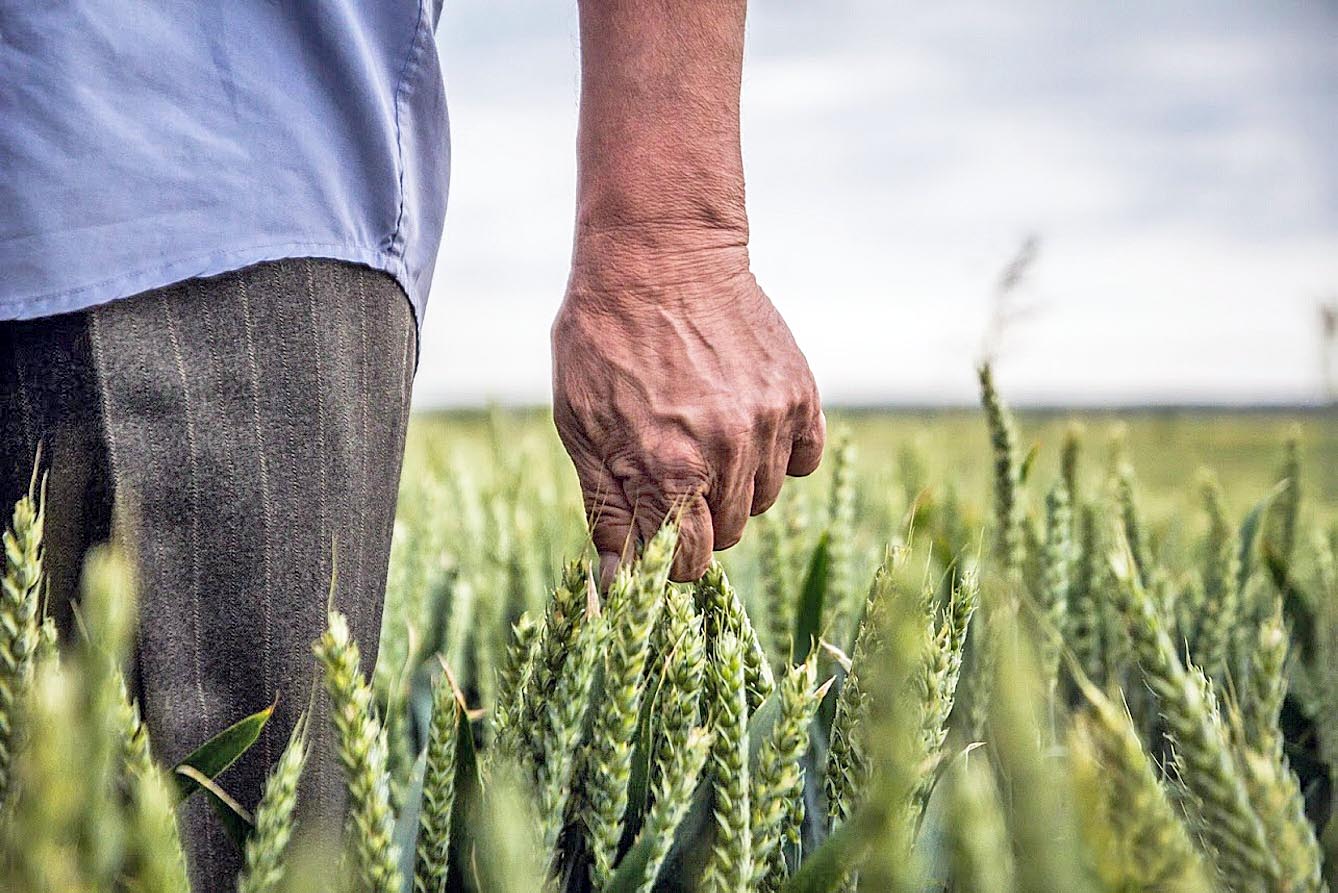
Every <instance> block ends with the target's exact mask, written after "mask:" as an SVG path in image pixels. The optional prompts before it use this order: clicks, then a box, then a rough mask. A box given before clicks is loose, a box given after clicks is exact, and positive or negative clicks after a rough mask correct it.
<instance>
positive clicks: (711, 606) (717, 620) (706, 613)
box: [696, 561, 776, 712]
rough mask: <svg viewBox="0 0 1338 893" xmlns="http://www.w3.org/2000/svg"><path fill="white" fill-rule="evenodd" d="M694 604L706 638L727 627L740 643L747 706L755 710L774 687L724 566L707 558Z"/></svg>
mask: <svg viewBox="0 0 1338 893" xmlns="http://www.w3.org/2000/svg"><path fill="white" fill-rule="evenodd" d="M696 596H697V605H698V608H699V610H700V611H701V614H702V617H703V618H704V621H703V632H704V634H705V635H706V638H707V640H708V641H709V640H714V639H716V638H717V637H719V636H720V635H721V634H722V633H724V632H726V631H729V632H732V633H734V635H736V636H738V637H739V640H740V641H741V642H742V644H743V649H744V650H743V666H744V674H745V679H746V682H747V687H748V710H749V712H752V711H753V710H756V709H757V707H758V705H759V704H761V703H762V702H763V701H765V700H766V699H767V697H768V696H770V695H771V693H772V692H773V691H775V689H776V681H775V678H774V677H773V676H772V673H771V662H770V661H769V660H768V659H767V655H766V651H765V650H764V649H763V648H762V642H761V640H760V639H759V638H758V636H757V631H756V630H755V629H753V624H752V621H750V620H749V619H748V612H747V611H746V610H744V607H743V602H742V601H741V600H740V599H739V594H738V593H737V592H735V590H734V587H733V586H731V585H730V582H729V578H728V577H727V576H725V569H724V568H723V567H721V566H720V563H719V562H715V561H713V562H711V566H710V567H709V568H707V570H706V575H705V576H703V577H702V579H701V582H700V583H698V584H697V587H696Z"/></svg>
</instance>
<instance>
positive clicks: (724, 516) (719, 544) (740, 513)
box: [707, 474, 753, 552]
mask: <svg viewBox="0 0 1338 893" xmlns="http://www.w3.org/2000/svg"><path fill="white" fill-rule="evenodd" d="M711 501H712V500H707V502H708V503H710V502H711ZM714 502H715V504H714V505H712V506H711V548H712V549H714V550H715V551H717V552H719V551H721V550H723V549H728V548H730V547H731V546H735V545H737V544H738V542H739V540H741V539H743V528H744V527H746V526H747V525H748V514H749V511H750V510H751V509H752V507H753V479H752V478H750V477H748V476H746V475H743V474H740V475H737V476H736V479H735V480H734V481H733V482H731V483H730V484H726V485H725V486H724V488H723V495H722V497H721V498H720V499H718V500H715V501H714Z"/></svg>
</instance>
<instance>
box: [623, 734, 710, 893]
mask: <svg viewBox="0 0 1338 893" xmlns="http://www.w3.org/2000/svg"><path fill="white" fill-rule="evenodd" d="M710 750H711V736H710V734H708V733H707V732H706V730H705V729H701V728H697V729H693V730H692V731H691V732H690V733H689V734H688V736H687V738H686V739H684V741H683V742H682V745H681V746H679V747H676V748H674V750H673V751H672V752H671V753H670V754H669V762H668V763H667V764H666V765H664V766H663V767H662V771H661V772H659V773H658V776H657V777H658V780H657V782H656V785H655V803H654V805H652V806H651V808H650V812H649V813H648V815H647V817H646V824H645V827H644V828H643V829H642V831H641V834H642V836H643V837H644V838H645V839H646V840H648V841H649V842H650V853H649V854H648V855H647V857H646V868H645V873H644V874H643V875H642V877H641V882H640V884H638V885H637V888H636V890H637V893H651V890H652V889H653V888H654V885H655V880H656V878H658V877H659V875H660V869H661V868H662V867H663V866H664V860H665V858H666V857H668V855H669V849H670V847H672V846H673V842H674V835H675V833H676V832H677V831H678V826H679V825H680V824H682V822H683V818H684V816H686V815H687V813H688V809H689V808H690V807H691V806H692V795H693V793H694V792H695V791H696V789H697V781H698V779H700V778H701V774H702V767H703V766H704V765H705V764H706V757H707V755H708V754H709V753H710Z"/></svg>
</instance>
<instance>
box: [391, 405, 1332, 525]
mask: <svg viewBox="0 0 1338 893" xmlns="http://www.w3.org/2000/svg"><path fill="white" fill-rule="evenodd" d="M495 417H496V418H497V419H499V420H500V421H501V423H502V428H503V430H504V431H505V432H506V433H505V435H504V437H505V438H506V439H508V440H509V441H510V442H511V443H512V444H514V445H516V446H519V445H525V447H526V448H527V449H534V450H536V451H537V452H539V453H544V452H548V451H550V450H551V451H557V452H560V450H561V446H560V444H559V443H558V440H557V435H556V434H555V433H554V432H553V428H552V423H551V421H550V420H549V418H548V414H547V412H546V411H544V410H537V409H536V410H502V411H499V412H498V413H497V414H496V416H495ZM1017 417H1018V422H1019V426H1020V428H1021V435H1022V442H1023V447H1024V448H1026V449H1029V448H1031V447H1033V446H1034V447H1036V449H1037V452H1036V460H1035V461H1036V466H1035V470H1036V472H1037V474H1038V475H1039V477H1038V478H1034V479H1040V480H1050V479H1051V478H1052V477H1053V475H1054V472H1055V469H1056V466H1057V463H1058V461H1059V459H1058V456H1059V447H1060V444H1061V442H1062V440H1063V437H1064V433H1065V431H1066V430H1067V428H1068V426H1069V425H1070V424H1071V423H1074V422H1076V423H1078V424H1079V425H1081V426H1082V430H1083V442H1084V455H1083V466H1082V468H1083V473H1082V478H1083V479H1084V480H1085V481H1087V482H1088V483H1090V484H1093V485H1095V484H1097V483H1099V482H1100V480H1102V479H1103V478H1104V477H1105V473H1106V471H1107V468H1108V464H1109V456H1110V443H1111V440H1112V437H1113V435H1114V434H1115V432H1117V431H1120V430H1123V432H1124V440H1125V444H1126V448H1127V452H1128V456H1129V458H1130V460H1131V461H1132V462H1133V465H1134V468H1135V470H1136V472H1137V475H1138V480H1139V482H1140V485H1141V487H1142V488H1143V489H1145V490H1146V493H1147V497H1148V499H1149V500H1150V502H1151V505H1152V508H1153V510H1154V512H1155V511H1158V510H1159V507H1160V510H1165V511H1170V510H1171V509H1174V508H1177V507H1179V506H1178V505H1177V504H1178V503H1179V502H1180V501H1181V500H1184V499H1188V500H1191V501H1194V500H1195V487H1194V480H1195V475H1196V473H1197V472H1198V470H1199V469H1200V468H1209V469H1211V470H1212V471H1214V472H1215V473H1216V474H1217V476H1218V478H1219V479H1220V480H1221V482H1222V485H1223V488H1224V489H1225V490H1226V492H1227V493H1228V494H1229V496H1230V498H1231V499H1233V500H1234V502H1233V504H1232V505H1231V508H1232V509H1233V510H1238V511H1244V510H1245V509H1246V508H1248V505H1246V504H1244V503H1245V501H1246V500H1251V501H1252V500H1253V499H1256V498H1258V496H1259V495H1261V494H1262V493H1263V492H1265V491H1266V490H1267V489H1268V488H1269V487H1270V486H1271V485H1272V484H1273V483H1274V482H1275V480H1276V477H1275V473H1276V470H1277V466H1278V462H1279V456H1280V450H1281V445H1282V443H1283V441H1284V440H1285V439H1286V438H1287V436H1288V434H1289V433H1290V432H1291V431H1292V430H1293V429H1299V431H1300V434H1301V456H1302V464H1303V468H1304V480H1303V487H1304V490H1305V499H1306V500H1307V502H1309V504H1310V507H1311V508H1312V509H1314V510H1317V511H1319V512H1320V513H1321V514H1322V515H1323V516H1324V517H1333V516H1334V515H1335V513H1338V411H1335V410H1332V409H1296V410H1215V409H1172V410H1161V409H1158V410H1118V411H1111V410H1078V411H1072V412H1069V411H1059V410H1044V411H1027V410H1021V411H1019V412H1018V413H1017ZM489 418H490V415H489V413H487V412H484V411H453V412H434V413H425V414H421V415H419V416H417V417H416V418H415V423H414V425H413V427H412V429H411V435H410V440H411V444H410V449H411V453H412V451H413V450H414V449H415V448H418V449H421V448H422V447H423V446H425V445H426V444H425V442H424V439H425V438H426V439H427V440H431V441H433V442H434V443H433V446H434V447H435V448H441V447H445V449H446V450H447V451H448V452H454V451H456V450H461V451H463V452H465V453H475V459H476V461H480V462H484V463H486V462H487V461H489V459H488V456H487V453H486V452H481V450H486V449H487V448H488V447H489V445H490V442H491V441H490V436H489V435H488V433H487V432H488V430H489V424H490V423H489ZM829 423H830V427H831V430H832V432H833V435H834V436H839V435H840V434H841V433H842V432H843V431H845V432H848V433H849V434H850V436H851V438H852V440H853V442H854V444H855V448H856V464H857V466H858V468H859V470H860V473H861V476H867V477H868V478H869V479H870V480H871V481H874V482H879V483H881V484H883V485H886V486H899V483H898V479H899V478H901V477H903V476H904V472H905V471H906V470H907V469H906V465H907V464H908V463H911V462H914V461H922V462H923V463H924V469H923V471H924V474H925V477H926V479H927V480H928V481H933V482H936V483H937V484H939V485H942V484H944V483H945V482H947V481H951V482H953V483H954V484H955V486H956V488H957V489H958V492H959V493H960V495H961V496H962V497H963V498H964V499H966V500H968V501H970V502H977V503H979V502H981V501H983V500H986V499H988V487H989V443H988V439H987V436H986V433H985V426H984V421H983V418H982V416H981V413H980V412H979V411H978V410H973V409H943V410H932V409H924V410H918V409H917V410H863V409H861V410H839V409H838V410H833V411H832V412H831V414H830V419H829ZM559 472H560V473H561V468H560V466H559ZM565 477H566V478H567V479H569V480H571V482H572V484H573V486H574V475H571V474H567V475H565ZM822 477H823V474H822V472H819V473H818V475H816V476H815V480H813V481H805V482H801V483H799V484H798V485H797V486H796V489H798V490H813V491H815V493H816V492H817V491H820V490H821V489H822V488H823V487H824V486H825V484H822V483H820V481H821V479H822ZM865 495H866V496H868V495H869V494H865ZM1236 502H1239V503H1241V504H1239V505H1237V504H1235V503H1236Z"/></svg>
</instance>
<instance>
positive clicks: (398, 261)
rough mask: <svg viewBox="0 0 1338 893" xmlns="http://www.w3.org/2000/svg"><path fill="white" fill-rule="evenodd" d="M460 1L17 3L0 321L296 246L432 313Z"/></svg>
mask: <svg viewBox="0 0 1338 893" xmlns="http://www.w3.org/2000/svg"><path fill="white" fill-rule="evenodd" d="M438 3H439V0H223V2H196V0H185V2H183V0H62V2H55V3H52V2H36V3H35V2H29V0H0V319H26V318H32V317H38V316H47V315H51V314H56V313H63V312H66V311H71V310H78V309H82V308H85V307H90V306H92V305H95V304H99V303H102V302H106V301H111V300H115V299H116V298H120V297H125V296H128V295H132V294H135V293H137V292H141V291H144V290H146V289H150V288H156V287H159V286H164V285H169V284H171V283H173V282H177V281H180V280H182V279H187V278H190V277H193V276H208V275H213V274H217V273H223V272H227V271H228V270H234V269H237V268H239V267H244V266H247V265H248V264H252V263H256V262H258V261H263V260H272V259H277V258H283V257H299V256H306V257H329V258H336V259H341V260H348V261H354V262H357V263H362V264H367V265H369V266H372V267H375V268H377V269H381V270H385V271H386V272H388V273H390V274H391V275H393V276H394V277H395V278H396V279H397V280H398V281H399V282H400V284H401V285H402V286H403V287H404V290H405V292H406V293H407V294H408V295H409V298H410V300H411V301H412V303H413V305H414V310H415V314H416V315H417V317H418V319H419V320H421V319H422V312H423V309H424V303H425V301H426V299H427V294H428V290H429V288H430V286H431V284H432V269H433V265H434V263H435V260H436V254H437V248H438V245H439V243H440V241H441V228H442V220H443V218H444V216H445V209H446V186H447V175H448V169H449V163H450V152H449V143H448V133H447V121H446V101H445V95H444V90H443V85H442V78H441V71H440V68H439V64H438V59H437V48H436V39H435V36H434V28H435V24H436V18H437V15H438V12H439V9H438Z"/></svg>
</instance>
